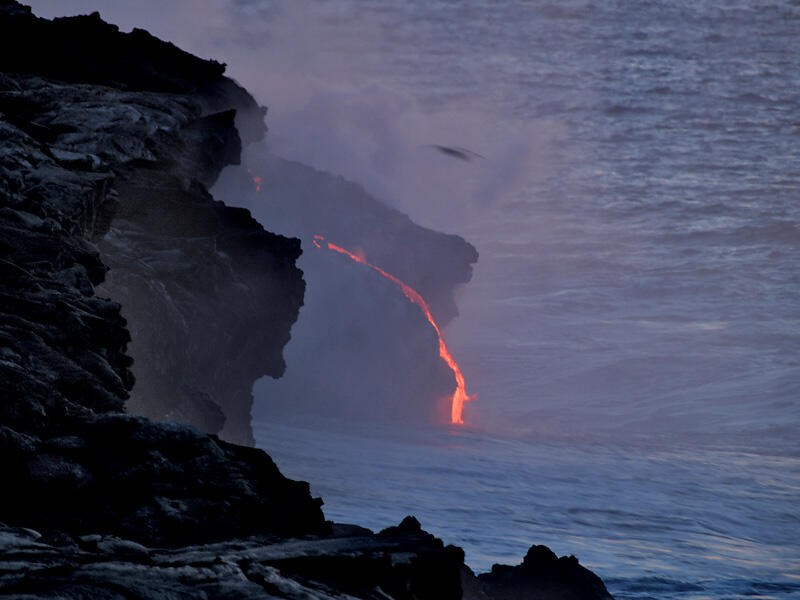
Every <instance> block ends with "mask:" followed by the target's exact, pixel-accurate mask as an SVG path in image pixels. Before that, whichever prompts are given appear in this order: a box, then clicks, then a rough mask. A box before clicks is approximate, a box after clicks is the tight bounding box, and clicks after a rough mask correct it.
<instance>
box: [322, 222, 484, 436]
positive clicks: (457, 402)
mask: <svg viewBox="0 0 800 600" xmlns="http://www.w3.org/2000/svg"><path fill="white" fill-rule="evenodd" d="M324 240H325V238H324V237H322V236H321V235H315V236H314V239H313V244H314V245H315V246H316V247H317V248H322V243H323V241H324ZM326 243H327V245H328V249H330V250H333V251H334V252H338V253H339V254H344V255H345V256H347V257H349V258H350V259H352V260H354V261H356V262H357V263H361V264H362V265H366V266H368V267H369V268H371V269H374V270H375V271H377V272H378V273H380V274H381V275H383V276H384V277H386V279H388V280H389V281H391V282H392V283H394V284H395V285H396V286H397V287H399V288H400V289H401V290H402V291H403V294H405V296H406V298H408V299H409V300H410V301H411V302H413V303H414V304H416V305H417V306H419V308H420V310H422V312H423V314H424V315H425V317H426V318H427V319H428V322H429V323H430V324H431V325H432V326H433V328H434V330H435V331H436V335H437V336H438V337H439V356H441V357H442V360H444V362H446V363H447V366H448V367H450V370H451V371H453V375H455V378H456V391H455V392H453V397H452V405H451V409H450V421H451V423H454V424H458V425H463V424H464V419H463V417H462V413H463V411H464V403H465V402H469V401H470V400H474V399H475V398H476V396H474V395H473V396H469V395H467V389H466V383H465V381H464V374H463V373H462V372H461V368H460V367H459V366H458V363H457V362H456V361H455V359H454V358H453V355H452V354H450V350H448V349H447V344H445V343H444V339H443V338H442V332H441V331H440V330H439V326H438V325H437V324H436V321H434V319H433V315H432V314H431V309H430V308H429V307H428V303H427V302H425V300H424V299H423V298H422V296H420V295H419V292H417V291H416V290H415V289H414V288H412V287H410V286H409V285H406V284H405V283H403V282H402V281H400V280H399V279H398V278H397V277H395V276H394V275H391V274H390V273H387V272H386V271H384V270H383V269H381V268H380V267H376V266H375V265H373V264H371V263H369V262H367V261H366V259H365V258H364V257H363V256H357V255H355V254H353V253H352V252H349V251H348V250H345V249H344V248H341V247H340V246H337V245H336V244H332V243H330V242H326Z"/></svg>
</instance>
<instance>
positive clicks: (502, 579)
mask: <svg viewBox="0 0 800 600" xmlns="http://www.w3.org/2000/svg"><path fill="white" fill-rule="evenodd" d="M462 581H463V583H464V599H465V600H519V599H522V598H525V599H526V600H613V598H612V596H611V594H609V593H608V590H607V589H606V586H605V585H604V584H603V582H602V581H601V579H600V578H599V577H598V576H597V575H595V574H594V573H592V572H591V571H590V570H588V569H586V568H585V567H582V566H581V565H580V564H578V559H577V558H575V557H574V556H562V557H561V558H558V557H557V556H556V555H555V554H554V553H553V551H552V550H550V549H549V548H548V547H547V546H537V545H534V546H531V547H530V549H529V550H528V553H527V554H526V555H525V558H524V559H523V561H522V564H519V565H517V566H515V567H511V566H508V565H493V566H492V570H491V572H490V573H483V574H481V575H478V576H477V578H476V577H475V575H473V574H472V572H471V571H469V570H465V571H464V573H463V575H462Z"/></svg>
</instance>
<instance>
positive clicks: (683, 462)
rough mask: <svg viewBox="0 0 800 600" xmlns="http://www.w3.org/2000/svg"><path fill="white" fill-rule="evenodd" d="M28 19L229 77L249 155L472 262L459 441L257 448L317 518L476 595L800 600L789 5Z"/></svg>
mask: <svg viewBox="0 0 800 600" xmlns="http://www.w3.org/2000/svg"><path fill="white" fill-rule="evenodd" d="M32 4H33V7H34V10H35V11H36V12H37V13H38V14H42V15H43V16H49V15H52V14H56V13H58V14H64V13H67V12H73V11H74V10H84V11H85V10H94V9H99V10H100V11H101V13H102V14H103V16H104V17H105V18H106V19H107V20H110V21H115V22H118V23H119V24H120V25H121V26H122V27H123V28H125V27H128V28H129V27H131V26H135V25H136V26H142V27H146V28H147V29H149V30H150V31H152V32H153V33H154V34H156V35H159V36H162V37H165V38H166V39H170V40H173V41H175V42H176V43H177V44H179V45H181V46H182V47H184V48H186V49H188V50H190V51H193V52H196V53H198V54H200V55H202V56H206V57H214V58H217V59H219V60H223V61H225V62H227V63H228V70H229V73H230V74H231V75H232V76H234V77H235V78H237V80H239V81H240V82H241V83H242V84H243V85H244V86H245V87H247V88H248V89H249V90H251V91H252V92H254V93H255V94H256V95H257V97H258V99H259V100H260V101H261V102H263V103H265V104H267V105H268V106H269V107H270V112H269V114H268V119H267V121H268V124H269V126H270V133H269V137H268V140H267V141H266V143H265V147H264V148H263V151H265V152H270V153H273V154H277V155H280V156H284V157H286V158H291V159H296V160H299V161H301V162H305V163H307V164H310V165H312V166H315V167H317V168H320V169H324V170H327V171H330V172H334V173H337V174H342V175H344V176H345V177H347V178H349V179H353V180H356V181H359V182H360V183H362V184H363V185H364V186H365V187H366V188H367V189H368V190H369V191H370V192H371V193H373V194H374V195H375V196H377V197H379V198H381V199H382V200H384V201H385V202H387V203H389V204H391V205H393V206H396V207H398V208H400V209H401V210H403V211H405V212H407V213H408V214H409V215H410V216H411V217H412V218H413V219H414V220H415V221H417V222H419V223H421V224H423V225H426V226H431V227H435V228H438V229H441V230H443V231H447V232H455V233H459V234H461V235H463V236H464V237H465V238H466V239H468V240H469V241H470V242H472V243H473V244H475V246H476V247H477V248H478V250H479V251H480V254H481V258H480V261H479V263H478V265H477V267H476V270H475V276H474V278H473V281H472V282H471V283H470V284H468V285H467V286H465V287H464V289H463V290H462V291H461V293H460V298H459V308H460V312H461V315H460V317H459V318H458V319H456V320H455V321H454V322H452V323H451V324H450V325H449V326H448V327H447V328H446V329H445V330H444V331H443V334H444V336H445V338H446V340H447V343H448V346H449V347H450V349H451V351H452V353H453V355H454V356H455V357H456V359H457V360H458V361H459V363H460V365H461V367H462V369H463V371H464V374H465V376H466V378H467V387H468V391H469V392H470V393H475V392H477V393H478V394H479V399H478V400H477V401H476V402H473V403H471V404H469V405H468V406H467V409H466V411H465V420H466V422H467V427H466V428H463V429H449V428H436V427H431V428H419V429H414V430H411V429H406V428H398V427H394V426H392V424H391V423H387V424H385V426H378V425H374V424H372V425H370V426H369V427H362V426H360V425H359V424H357V423H355V424H354V423H345V422H337V421H332V420H325V421H318V420H314V419H300V418H298V419H296V420H294V421H286V422H266V421H263V420H262V421H258V420H257V422H256V423H255V425H256V435H257V437H258V439H259V443H260V445H261V446H262V447H264V448H265V449H267V450H268V451H269V452H270V453H271V454H272V455H273V456H274V458H275V459H276V461H277V462H278V464H279V465H280V466H281V468H282V470H283V471H284V472H285V473H286V474H287V475H288V476H291V477H297V478H303V479H307V480H309V481H311V483H312V490H313V491H314V493H318V494H320V495H322V496H323V498H324V499H325V501H326V506H325V510H326V515H327V516H328V518H332V519H335V520H340V521H351V522H358V523H361V524H364V525H367V526H370V527H373V528H376V529H377V528H382V527H385V526H388V525H390V524H393V523H396V522H397V521H399V520H400V519H401V518H402V517H403V516H405V514H408V513H413V514H416V515H417V516H418V517H419V518H420V520H421V521H422V524H423V526H424V527H426V528H427V529H429V530H431V531H433V532H434V533H436V534H438V535H441V536H443V537H444V538H445V539H446V541H447V542H449V543H456V544H459V545H462V546H463V547H464V548H465V550H466V552H467V560H468V562H469V563H470V564H471V565H473V566H474V567H475V568H477V569H486V568H487V567H488V566H489V565H490V564H491V562H493V561H500V560H502V561H505V562H516V561H518V560H519V559H520V558H521V556H522V555H523V554H524V552H525V550H526V549H527V547H528V546H529V545H530V544H531V543H533V542H537V543H545V544H548V545H550V546H551V547H552V548H553V549H554V550H555V551H556V552H558V553H559V554H570V553H573V554H576V555H577V556H578V557H579V558H580V559H581V561H582V562H583V563H585V564H587V565H589V566H590V567H591V568H593V569H595V570H596V571H597V572H598V574H600V575H601V576H602V577H603V578H604V579H605V580H606V581H607V583H608V584H609V589H610V590H611V591H612V593H613V594H614V595H615V597H617V598H637V599H644V598H683V599H685V598H723V597H724V598H745V597H753V596H758V597H761V598H793V597H800V579H798V574H800V544H798V541H797V540H800V519H798V516H797V515H798V513H797V505H798V501H800V444H799V443H798V440H800V270H799V269H798V266H797V265H798V264H800V170H798V167H799V166H800V143H798V141H799V140H800V121H799V120H798V114H800V113H799V112H798V111H800V5H798V3H796V2H789V1H780V2H779V1H774V2H772V1H766V0H765V1H759V2H728V3H719V2H713V1H711V0H702V1H695V2H683V1H679V2H667V1H647V2H636V3H632V2H631V3H626V2H589V1H585V0H567V1H565V2H538V1H537V2H522V1H509V2H503V3H495V2H478V1H475V2H466V3H461V2H446V1H443V0H433V1H430V0H429V1H427V2H422V1H421V0H420V1H409V2H396V3H393V2H379V1H377V0H372V1H367V2H355V1H353V2H346V1H337V2H329V3H312V2H268V1H266V0H250V1H247V0H240V1H237V2H233V1H223V0H219V1H218V2H212V1H208V2H194V1H192V2H188V1H183V2H172V3H168V4H166V5H162V3H157V2H144V3H137V5H136V7H135V9H134V8H132V7H131V5H130V3H127V2H111V1H107V2H96V1H95V2H90V1H89V0H86V1H84V2H78V1H69V2H33V3H32ZM48 11H50V12H48ZM430 144H444V145H454V146H460V147H464V148H468V149H470V150H472V151H474V152H477V153H479V154H480V155H482V156H483V157H485V158H483V159H477V158H476V159H475V160H472V161H469V162H464V161H459V160H454V159H452V158H450V157H447V156H445V155H443V154H442V153H440V152H438V151H437V150H436V149H435V148H432V147H431V146H430ZM249 151H252V152H259V151H261V150H260V149H251V150H249ZM266 226H267V228H269V224H266ZM300 318H301V319H302V313H301V317H300ZM291 352H292V350H291V347H290V348H287V357H289V356H291ZM288 368H289V369H292V368H298V366H296V365H292V363H291V361H290V362H289V367H288ZM300 368H302V367H300ZM262 385H263V386H270V389H271V390H272V389H274V387H275V386H277V387H278V388H279V386H280V382H275V383H274V384H273V383H272V382H262V383H260V384H258V385H257V386H256V396H257V401H258V400H259V399H260V401H261V402H268V401H269V399H268V398H269V396H268V395H267V394H266V392H264V391H263V389H262V387H260V386H262ZM269 393H274V392H273V391H270V392H269ZM256 414H257V416H258V407H257V408H256Z"/></svg>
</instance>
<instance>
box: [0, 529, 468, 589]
mask: <svg viewBox="0 0 800 600" xmlns="http://www.w3.org/2000/svg"><path fill="white" fill-rule="evenodd" d="M463 557H464V555H463V552H462V551H461V549H460V548H456V547H454V546H444V544H442V542H441V541H440V540H437V539H436V538H434V537H433V536H431V535H428V534H426V533H424V532H421V531H409V530H403V531H400V532H398V533H396V534H394V535H386V534H380V535H374V534H373V533H372V532H370V531H368V530H366V529H363V528H361V527H355V526H348V525H337V526H336V527H335V530H334V531H333V532H332V534H331V535H328V536H326V537H324V538H321V537H316V536H308V537H306V538H304V539H296V540H282V539H279V538H275V537H265V536H257V537H251V538H247V539H238V540H235V541H229V542H222V543H218V544H209V545H204V546H189V547H183V548H177V549H173V550H163V549H155V548H149V547H147V546H143V545H141V544H138V543H136V542H133V541H130V540H125V539H121V538H118V537H114V536H101V535H89V536H83V537H80V538H75V539H74V540H69V541H61V543H60V544H59V545H53V544H52V543H48V540H46V539H43V538H42V537H41V536H40V534H39V532H37V531H35V530H30V529H21V528H12V527H3V526H0V596H2V597H4V598H20V599H22V598H32V597H35V598H41V599H46V598H52V599H55V598H59V599H63V598H75V599H77V598H81V599H83V598H86V599H91V600H105V599H109V600H110V599H117V598H131V597H133V598H139V599H142V600H149V599H153V600H155V599H163V598H186V599H191V598H198V599H204V600H205V599H207V598H229V599H231V600H234V599H243V600H244V599H255V598H258V599H263V598H287V599H292V600H301V599H302V600H309V599H312V598H318V599H320V600H328V599H330V600H332V599H334V598H340V599H348V598H361V599H364V600H385V599H387V598H393V599H395V600H458V599H459V598H460V597H461V589H460V587H459V584H458V573H459V565H460V564H461V563H462V562H463Z"/></svg>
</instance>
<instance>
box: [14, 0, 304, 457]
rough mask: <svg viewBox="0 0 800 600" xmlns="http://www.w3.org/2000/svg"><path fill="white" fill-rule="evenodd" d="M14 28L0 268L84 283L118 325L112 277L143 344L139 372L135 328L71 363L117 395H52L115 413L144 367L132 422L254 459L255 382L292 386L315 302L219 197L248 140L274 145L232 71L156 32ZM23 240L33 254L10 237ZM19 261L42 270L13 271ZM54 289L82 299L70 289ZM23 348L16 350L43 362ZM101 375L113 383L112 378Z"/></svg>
mask: <svg viewBox="0 0 800 600" xmlns="http://www.w3.org/2000/svg"><path fill="white" fill-rule="evenodd" d="M6 6H7V7H8V6H12V7H13V4H9V3H6ZM0 19H1V20H0V27H2V31H3V33H4V35H3V36H2V40H0V67H2V69H3V70H4V71H5V72H6V75H4V76H3V78H2V79H0V113H2V115H3V125H2V126H3V127H4V138H5V146H6V147H8V148H9V153H6V154H5V155H4V163H3V168H4V170H5V172H7V173H8V174H9V175H8V179H7V181H6V190H5V192H6V193H5V196H6V197H5V199H4V205H5V206H4V208H3V210H4V213H5V219H6V222H8V223H11V225H10V226H9V228H8V230H7V233H6V235H5V236H4V238H5V239H6V240H7V243H8V252H9V257H8V262H10V263H12V264H13V265H14V266H9V264H6V265H5V266H4V267H3V268H5V269H11V270H13V271H14V273H13V274H12V275H11V276H10V277H14V278H16V279H17V280H19V278H20V277H23V276H25V275H24V272H23V271H25V272H27V273H28V274H30V275H31V276H32V277H41V276H43V273H45V272H48V273H49V271H48V269H49V268H50V267H48V266H47V265H48V264H49V265H52V266H54V267H55V272H56V276H57V278H60V280H65V279H64V278H70V277H71V278H72V280H74V281H73V283H74V285H73V287H75V288H76V289H78V293H77V295H75V297H74V298H73V299H72V303H73V305H78V306H79V309H80V310H81V311H82V313H85V314H92V313H95V312H99V313H100V314H102V315H103V318H106V315H107V314H108V313H109V311H114V310H116V311H117V313H118V312H119V311H118V305H115V304H113V303H110V304H107V305H104V306H103V307H100V304H102V303H103V301H102V300H99V299H97V297H96V296H94V294H93V293H92V288H93V286H98V285H99V284H100V283H101V282H103V279H104V275H105V272H106V267H105V266H104V264H103V263H105V265H108V266H110V267H111V272H110V276H109V277H108V278H107V279H106V280H105V282H104V284H103V287H102V288H101V289H100V292H99V296H108V297H111V298H112V299H113V300H114V302H117V303H121V304H122V305H123V307H124V308H123V309H122V316H123V317H124V318H125V319H127V321H128V325H129V330H130V332H131V334H132V338H133V339H132V342H131V344H130V346H129V348H128V354H130V355H132V356H133V359H134V363H133V366H132V367H131V365H130V359H128V358H127V357H125V356H124V355H123V354H122V352H121V349H122V348H123V347H124V345H125V343H126V342H127V341H128V340H127V336H128V333H127V332H125V331H124V328H123V327H122V321H121V320H119V321H118V323H117V328H116V333H112V332H111V330H109V331H108V335H111V336H112V337H113V340H110V341H109V343H105V346H104V347H103V348H102V349H101V348H87V351H91V352H92V353H93V354H92V355H91V358H89V356H90V355H89V354H87V352H78V351H77V350H75V351H74V352H72V353H71V355H72V356H75V357H77V359H76V360H77V361H78V362H81V361H82V362H81V364H80V365H79V366H80V368H81V369H82V370H83V371H86V370H87V369H91V368H94V371H93V372H92V374H93V375H94V376H95V378H96V379H98V381H102V382H103V386H105V387H103V386H101V387H103V389H94V388H96V387H97V381H94V382H93V380H92V377H89V376H83V375H82V374H81V373H78V372H77V371H75V370H74V369H73V371H74V372H72V373H71V374H69V375H67V374H66V373H65V372H64V369H66V368H67V366H65V365H62V367H60V369H61V370H60V371H58V372H57V373H55V374H53V375H52V376H51V381H49V382H43V384H42V385H44V384H45V383H47V384H48V385H49V384H52V380H55V379H58V380H59V383H58V386H55V387H59V386H60V388H64V387H65V386H72V388H73V389H72V391H69V393H67V394H66V395H64V394H62V398H61V399H60V400H59V402H61V404H62V405H64V403H66V402H72V400H70V399H69V398H68V397H67V396H70V395H72V396H74V395H76V394H77V393H78V392H79V393H80V394H82V395H84V396H88V395H91V396H93V397H94V400H92V402H94V404H95V405H100V404H103V403H105V404H106V405H107V407H108V408H109V409H114V410H119V409H120V408H121V406H122V404H121V401H122V400H124V399H125V398H126V397H127V393H128V391H129V390H130V389H131V383H132V379H131V374H130V370H131V369H132V371H133V374H134V375H135V376H136V379H138V385H137V386H136V388H135V390H134V391H133V397H132V398H131V399H130V401H129V402H128V404H127V407H128V410H129V411H131V412H135V413H138V414H143V415H146V416H149V417H152V418H156V419H172V420H178V421H181V422H184V423H189V424H192V425H195V426H197V427H199V428H200V429H202V430H204V431H207V432H210V433H220V434H221V435H223V436H224V437H225V438H226V439H228V440H231V441H237V442H240V443H247V444H252V443H253V439H252V433H251V429H250V408H251V405H252V396H251V393H250V390H251V387H252V384H253V382H254V381H255V380H256V379H258V378H259V377H261V376H263V375H271V376H280V374H281V373H282V372H283V369H284V362H283V358H282V350H283V346H284V345H285V344H286V342H287V341H288V339H289V331H290V328H291V325H292V323H294V321H295V320H296V318H297V312H298V310H299V307H300V306H301V304H302V298H303V290H304V283H303V280H302V274H301V273H300V271H299V270H298V269H297V268H296V267H295V264H294V263H295V260H296V259H297V257H298V256H299V255H300V247H299V242H298V241H297V240H289V239H286V238H283V237H281V236H277V235H274V234H271V233H268V232H265V231H264V230H263V228H262V227H261V226H260V225H259V224H258V223H257V222H256V221H255V220H253V219H252V218H251V217H250V216H249V214H248V213H247V211H245V210H242V209H237V208H231V207H227V206H225V205H223V204H222V203H220V202H217V201H215V200H214V199H213V198H212V197H211V196H210V195H209V194H208V192H207V191H206V187H207V186H208V185H210V184H211V183H213V182H214V180H215V179H216V177H217V175H218V174H219V172H220V170H221V169H222V168H223V167H224V166H225V165H227V164H231V163H235V162H238V160H239V154H240V151H241V141H240V137H239V133H238V131H240V130H241V131H245V132H247V134H248V136H249V137H250V138H251V139H257V138H258V137H259V136H261V135H263V133H264V130H265V129H264V125H263V110H262V109H260V108H259V107H258V106H257V104H256V103H255V101H254V100H253V99H252V98H251V97H250V96H249V95H248V94H247V93H246V92H245V91H244V90H243V89H241V88H240V87H239V86H237V85H236V84H235V83H234V82H232V81H230V80H229V79H226V78H224V77H223V76H222V72H223V66H222V65H219V64H217V63H214V62H209V61H204V60H201V59H198V58H196V57H194V56H192V55H190V54H187V53H185V52H183V51H181V50H179V49H177V48H176V47H174V46H173V45H171V44H167V43H165V42H161V41H160V40H157V39H156V38H153V37H152V36H150V34H148V33H146V32H144V31H140V30H134V31H133V32H132V33H130V34H123V33H120V32H119V31H118V29H117V28H116V27H115V26H113V25H109V24H106V23H104V22H103V21H102V20H101V19H100V17H99V16H98V15H97V14H95V15H91V16H85V17H74V18H65V19H56V20H54V21H52V22H51V21H47V20H43V19H37V18H36V17H34V16H33V15H31V14H30V13H29V12H26V11H24V10H22V9H18V8H14V9H13V10H11V9H8V8H7V10H6V11H5V12H3V13H0ZM98 47H102V48H103V51H102V52H99V53H98V52H97V49H98ZM11 73H13V74H14V75H13V76H12V75H11ZM236 124H238V129H237V127H236V126H235V125H236ZM9 211H13V212H9ZM26 219H27V221H26ZM36 219H38V221H36ZM20 227H23V228H26V229H27V231H28V233H27V234H26V235H27V238H28V239H26V241H25V242H22V241H21V240H19V239H17V238H15V237H14V236H19V235H21V234H19V233H18V232H19V231H21V229H20ZM55 227H58V228H60V231H59V232H55V233H54V231H53V228H55ZM32 230H35V231H36V236H33V235H32ZM92 242H96V243H97V244H98V246H99V248H100V251H101V254H102V257H101V255H100V254H98V252H97V247H95V246H94V245H92ZM33 244H38V245H37V246H36V249H34V248H33ZM20 248H26V249H27V250H26V251H28V253H29V254H31V253H32V254H33V255H31V256H25V257H22V256H20V257H18V258H17V257H15V256H13V255H14V254H18V253H19V252H20ZM37 252H38V254H37ZM56 255H57V256H56ZM34 262H35V263H36V265H37V266H36V267H35V268H33V270H31V268H29V267H30V265H29V263H34ZM62 263H63V264H62ZM198 266H201V268H198ZM15 267H16V268H15ZM20 269H22V270H23V271H21V270H20ZM67 269H68V270H69V271H68V272H67ZM9 283H11V282H10V281H9ZM31 285H33V284H31V283H29V284H28V287H30V286H31ZM55 292H57V293H59V294H64V295H68V294H73V291H72V290H67V289H65V288H64V286H62V287H60V288H58V289H57V290H55ZM36 293H37V294H38V296H37V298H38V300H37V302H38V305H37V306H38V307H39V310H40V312H41V313H43V314H47V315H50V316H51V317H53V318H54V319H55V322H56V323H58V322H60V319H61V318H62V317H63V318H66V317H65V316H64V314H63V313H64V312H65V310H66V312H69V309H65V308H63V307H61V308H57V307H53V306H50V305H48V303H47V300H46V299H43V297H42V294H41V293H39V292H36ZM50 296H51V297H52V296H53V294H50ZM87 298H88V299H87ZM63 299H64V298H62V300H63ZM87 304H92V306H91V307H90V306H87ZM6 312H10V311H6ZM58 315H61V317H59V316H58ZM117 318H118V319H119V316H118V317H117ZM29 322H30V321H29ZM87 322H91V321H87ZM37 334H38V335H39V336H40V337H41V335H42V331H37ZM87 335H88V334H87ZM92 335H94V334H92ZM114 336H116V337H114ZM85 337H86V336H85ZM19 343H21V342H20V341H19V340H18V341H17V342H15V344H17V345H18V344H19ZM26 343H27V344H28V345H29V346H30V345H31V344H35V343H38V342H37V341H36V340H33V339H32V340H29V341H28V342H26ZM75 343H76V341H71V342H70V344H72V345H74V344H75ZM45 346H47V347H48V348H52V347H53V345H52V344H49V345H48V344H47V343H45ZM111 346H113V347H111ZM20 350H21V351H20V352H17V351H16V350H13V348H12V349H11V351H13V352H16V355H20V356H23V357H24V356H25V355H27V354H32V353H31V352H29V351H27V350H24V349H20ZM101 350H102V351H101ZM114 352H115V353H116V355H113V354H112V353H114ZM32 355H35V353H33V354H32ZM97 356H100V359H97V358H96V357H97ZM106 357H107V360H105V358H106ZM57 358H58V357H56V356H55V355H53V356H51V360H50V362H51V363H53V364H55V362H59V361H57V360H56V359H57ZM89 363H91V364H90V365H89V366H87V365H88V364H89ZM105 363H107V364H105ZM15 364H16V363H15ZM101 368H102V369H106V370H108V371H109V372H108V373H103V374H102V377H101V376H99V375H98V372H99V371H98V370H99V369H101ZM32 370H33V371H37V372H41V371H42V370H41V369H32V368H31V367H30V366H29V368H28V369H27V371H23V372H22V373H23V375H22V377H23V379H24V378H25V375H24V373H25V372H29V371H32ZM36 376H37V377H38V375H36ZM45 387H47V386H46V385H45ZM78 388H80V389H78ZM90 388H91V389H90ZM43 389H44V388H43ZM106 392H107V393H106ZM47 393H50V392H46V391H43V392H42V394H47ZM28 398H29V400H30V396H28ZM39 401H40V402H41V401H42V400H39ZM50 402H53V400H52V399H51V400H50ZM87 402H89V400H88V398H87V399H86V400H84V401H83V403H87ZM21 404H26V403H21ZM29 404H30V402H28V403H27V404H26V405H28V406H29ZM29 408H30V406H29ZM31 410H32V409H31ZM26 418H27V417H26Z"/></svg>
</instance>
